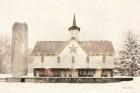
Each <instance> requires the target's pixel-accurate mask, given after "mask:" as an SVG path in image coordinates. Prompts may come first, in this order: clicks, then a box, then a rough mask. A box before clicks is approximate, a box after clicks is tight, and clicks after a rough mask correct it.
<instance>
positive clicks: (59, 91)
mask: <svg viewBox="0 0 140 93" xmlns="http://www.w3.org/2000/svg"><path fill="white" fill-rule="evenodd" d="M0 93H140V78H135V79H134V80H133V81H124V82H118V83H103V84H101V83H87V84H85V83H79V84H71V83H6V82H0Z"/></svg>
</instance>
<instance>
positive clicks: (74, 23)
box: [73, 14, 76, 26]
mask: <svg viewBox="0 0 140 93" xmlns="http://www.w3.org/2000/svg"><path fill="white" fill-rule="evenodd" d="M73 26H76V18H75V14H74V17H73Z"/></svg>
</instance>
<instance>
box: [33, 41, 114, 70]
mask: <svg viewBox="0 0 140 93" xmlns="http://www.w3.org/2000/svg"><path fill="white" fill-rule="evenodd" d="M72 45H74V46H75V47H77V49H76V53H75V52H72V53H71V50H70V48H69V47H71V46H72ZM58 56H59V57H60V63H58V62H57V57H58ZM58 56H44V63H43V64H42V63H41V56H35V57H34V68H40V67H44V68H95V69H102V68H111V69H112V68H113V56H106V57H105V62H103V56H90V57H89V62H88V63H87V62H86V61H87V56H88V55H87V54H86V53H85V52H84V51H83V49H82V48H81V47H80V46H79V44H78V43H77V42H76V41H75V40H71V41H70V43H69V44H68V45H67V46H66V47H65V48H64V49H63V51H62V52H61V53H60V54H59V55H58ZM72 56H74V57H75V62H74V63H72Z"/></svg>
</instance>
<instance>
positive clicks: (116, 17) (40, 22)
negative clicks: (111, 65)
mask: <svg viewBox="0 0 140 93" xmlns="http://www.w3.org/2000/svg"><path fill="white" fill-rule="evenodd" d="M74 13H75V14H76V21H77V25H78V26H79V27H80V28H81V31H80V33H79V38H80V40H110V41H112V42H113V45H114V46H115V48H117V47H118V46H119V45H120V42H121V41H122V37H123V35H124V34H125V33H126V32H127V31H128V29H131V30H133V31H135V32H136V33H140V0H0V33H6V34H9V35H10V34H11V28H12V25H13V23H14V22H15V21H21V22H26V23H27V24H28V27H29V47H33V46H34V44H35V42H36V41H40V40H46V41H49V40H69V39H70V34H69V31H68V27H70V26H71V25H72V20H73V15H74Z"/></svg>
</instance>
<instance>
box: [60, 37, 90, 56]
mask: <svg viewBox="0 0 140 93" xmlns="http://www.w3.org/2000/svg"><path fill="white" fill-rule="evenodd" d="M68 54H69V55H78V54H83V55H88V54H87V53H86V52H85V51H84V50H83V49H82V48H81V46H80V45H79V42H77V41H76V40H74V39H73V40H71V41H70V42H69V43H68V44H67V45H66V47H65V48H64V49H63V50H62V51H61V52H60V54H59V55H68Z"/></svg>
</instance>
